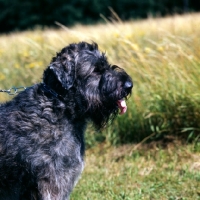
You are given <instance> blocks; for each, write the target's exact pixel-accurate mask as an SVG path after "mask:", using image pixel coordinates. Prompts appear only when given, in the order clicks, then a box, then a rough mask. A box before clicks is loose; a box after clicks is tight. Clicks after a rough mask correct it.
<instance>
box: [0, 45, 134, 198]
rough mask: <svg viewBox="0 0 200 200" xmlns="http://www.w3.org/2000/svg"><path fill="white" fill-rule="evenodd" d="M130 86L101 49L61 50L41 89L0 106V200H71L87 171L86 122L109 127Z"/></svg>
mask: <svg viewBox="0 0 200 200" xmlns="http://www.w3.org/2000/svg"><path fill="white" fill-rule="evenodd" d="M132 86H133V84H132V80H131V78H130V76H128V75H127V73H126V72H125V71H124V70H122V69H121V68H119V67H117V66H110V65H109V64H108V62H107V59H106V57H105V55H104V54H102V53H100V52H99V51H98V46H97V44H95V43H93V44H88V43H86V42H81V43H78V44H71V45H69V46H67V47H65V48H64V49H62V51H61V52H60V53H58V54H57V56H56V57H54V58H53V60H52V62H51V63H50V65H49V66H48V67H47V69H46V70H45V71H44V75H43V83H39V84H36V85H34V86H32V87H29V88H27V89H26V90H24V91H23V92H21V93H19V94H18V95H17V96H16V97H15V98H14V99H13V100H11V101H10V102H7V103H4V104H2V105H1V106H0V200H11V199H12V200H35V199H38V200H39V199H40V200H64V199H69V195H70V193H71V191H72V189H73V187H74V185H75V184H76V182H77V180H78V177H79V175H80V173H81V172H82V170H83V167H84V161H83V158H84V151H85V148H84V130H85V128H86V123H87V121H89V120H90V121H92V122H93V123H94V125H95V126H96V127H97V128H102V127H103V126H104V125H106V123H107V122H108V121H109V120H111V119H113V118H114V117H115V116H116V114H117V113H118V110H119V107H118V105H117V101H118V100H120V99H123V98H126V97H127V96H128V95H129V94H130V93H131V89H132Z"/></svg>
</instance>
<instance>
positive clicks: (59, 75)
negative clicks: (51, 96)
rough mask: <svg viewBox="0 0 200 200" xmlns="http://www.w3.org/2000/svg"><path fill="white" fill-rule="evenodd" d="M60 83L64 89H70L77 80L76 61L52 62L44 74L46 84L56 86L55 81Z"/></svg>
mask: <svg viewBox="0 0 200 200" xmlns="http://www.w3.org/2000/svg"><path fill="white" fill-rule="evenodd" d="M55 78H56V80H57V81H59V82H60V84H61V85H62V87H63V88H65V89H67V90H68V89H70V88H71V87H72V86H73V84H74V80H75V63H74V61H72V60H71V61H69V60H68V61H64V62H59V61H55V62H52V63H51V64H50V65H49V67H48V68H47V69H46V70H45V72H44V82H45V83H46V84H48V85H49V82H51V83H50V85H52V84H55V80H53V79H55Z"/></svg>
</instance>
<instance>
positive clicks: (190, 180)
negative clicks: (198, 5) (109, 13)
mask: <svg viewBox="0 0 200 200" xmlns="http://www.w3.org/2000/svg"><path fill="white" fill-rule="evenodd" d="M113 14H114V17H113V19H111V20H109V21H108V20H107V19H105V20H106V23H105V24H99V25H93V26H81V25H77V26H75V27H73V28H67V27H64V26H62V25H61V24H58V25H59V26H60V29H59V30H50V29H46V30H40V29H39V28H38V29H36V30H30V31H26V32H22V33H12V34H9V35H0V89H9V88H10V87H12V86H16V87H18V86H31V85H33V84H35V83H37V82H41V78H42V72H43V70H44V68H45V67H46V66H48V64H49V63H50V61H51V58H52V57H53V56H54V55H55V53H56V52H58V51H60V49H61V48H63V47H64V46H66V45H68V44H69V43H72V42H79V41H87V42H92V41H94V42H97V43H98V45H99V48H100V50H102V51H103V52H106V55H107V57H108V60H109V61H110V62H111V63H112V64H116V65H118V66H120V67H122V68H124V69H126V70H127V71H128V72H129V73H130V74H131V76H132V78H133V80H134V89H133V93H132V96H131V97H130V98H129V99H128V102H127V104H128V112H127V113H126V114H125V115H124V116H119V117H118V118H117V120H115V121H114V123H113V124H112V125H109V126H108V127H107V128H106V129H105V130H104V131H102V132H101V133H96V132H95V130H93V129H92V128H91V127H89V129H88V130H87V133H86V142H87V148H88V150H87V153H86V154H87V156H86V169H85V171H84V173H83V176H82V179H81V181H80V182H79V183H78V185H77V187H76V189H75V191H74V193H73V194H72V199H87V200H89V199H116V200H118V199H126V200H129V199H171V200H173V199H182V200H183V199H200V190H199V188H200V162H199V160H200V156H199V152H200V141H199V137H200V134H199V133H200V123H199V119H200V80H199V74H200V26H199V24H200V14H188V15H184V16H178V15H176V16H173V17H167V18H164V19H162V18H158V19H151V18H149V19H147V20H142V21H130V22H122V21H121V20H120V19H119V18H118V17H117V15H115V13H113ZM11 98H12V96H9V95H7V94H5V93H0V100H1V102H3V101H6V100H9V99H11Z"/></svg>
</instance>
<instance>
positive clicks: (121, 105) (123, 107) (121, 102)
mask: <svg viewBox="0 0 200 200" xmlns="http://www.w3.org/2000/svg"><path fill="white" fill-rule="evenodd" d="M117 105H118V107H119V109H120V113H119V114H120V115H123V114H124V113H125V112H126V110H127V106H126V102H125V100H123V99H122V100H118V101H117Z"/></svg>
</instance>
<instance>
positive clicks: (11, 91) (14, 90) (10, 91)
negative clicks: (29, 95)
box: [0, 86, 26, 95]
mask: <svg viewBox="0 0 200 200" xmlns="http://www.w3.org/2000/svg"><path fill="white" fill-rule="evenodd" d="M25 89H26V87H23V86H22V87H11V88H10V89H8V90H1V89H0V92H5V93H7V94H9V95H15V94H17V93H19V92H21V91H23V90H25Z"/></svg>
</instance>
